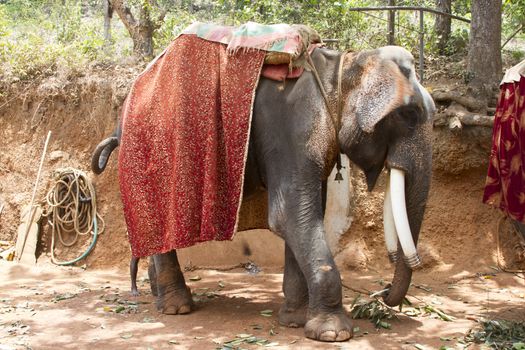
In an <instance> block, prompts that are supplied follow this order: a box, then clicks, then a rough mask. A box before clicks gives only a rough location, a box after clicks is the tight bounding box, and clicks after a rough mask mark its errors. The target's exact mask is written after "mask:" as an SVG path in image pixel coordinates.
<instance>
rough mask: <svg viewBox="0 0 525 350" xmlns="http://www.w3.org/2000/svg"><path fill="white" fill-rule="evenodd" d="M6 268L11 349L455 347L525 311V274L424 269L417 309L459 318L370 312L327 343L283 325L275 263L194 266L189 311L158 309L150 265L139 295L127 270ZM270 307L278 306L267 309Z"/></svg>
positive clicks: (355, 276) (365, 286)
mask: <svg viewBox="0 0 525 350" xmlns="http://www.w3.org/2000/svg"><path fill="white" fill-rule="evenodd" d="M0 271H1V272H0V290H1V292H0V314H1V317H0V320H1V321H0V344H3V345H2V346H3V347H2V349H27V348H32V349H92V348H96V349H108V350H109V349H215V348H221V345H222V344H224V343H225V342H228V341H231V340H233V339H235V338H236V337H237V336H238V335H239V334H241V335H242V334H251V335H253V336H255V337H257V338H258V339H259V340H261V341H266V342H267V346H268V345H270V346H271V347H273V348H276V349H414V348H416V347H415V346H416V345H420V346H422V348H423V349H438V348H439V347H440V346H445V345H446V346H449V347H451V348H456V346H459V345H460V344H459V343H458V340H459V339H462V338H463V337H464V336H465V334H466V333H467V332H468V331H469V330H470V329H471V328H473V327H475V326H476V320H478V319H481V318H483V317H485V318H498V319H501V318H504V319H514V320H520V319H521V320H523V315H524V314H525V300H524V296H525V280H524V279H523V276H516V275H513V274H507V273H501V272H496V271H494V270H493V269H491V268H490V267H487V266H480V270H479V273H478V274H472V273H470V272H466V271H462V272H459V271H457V273H455V274H452V275H450V274H448V273H445V274H443V273H435V274H431V275H429V274H419V273H418V274H416V275H415V278H414V280H413V283H414V284H413V285H414V287H413V288H411V290H410V291H409V296H408V299H409V300H410V301H411V302H412V303H413V307H417V306H424V305H432V306H433V307H436V308H439V309H440V310H442V311H444V312H445V313H447V314H448V315H450V316H453V317H454V318H455V320H454V321H452V322H445V321H443V320H442V319H440V318H439V317H436V315H435V314H427V315H425V314H421V315H419V316H407V315H405V314H402V313H400V314H398V315H399V316H398V319H397V320H391V321H388V322H389V323H390V324H391V329H376V328H375V327H374V325H373V324H372V323H371V322H370V321H368V320H355V321H354V327H355V330H356V332H355V337H354V339H351V340H350V341H348V342H344V343H340V344H327V343H320V342H315V341H311V340H308V339H305V338H304V337H303V330H302V329H292V328H284V327H281V326H279V325H278V322H277V315H276V314H277V311H278V310H279V306H280V303H281V302H282V299H283V296H282V293H281V292H280V285H281V281H282V274H281V273H277V272H275V271H271V270H268V271H266V270H264V271H262V272H260V273H258V274H256V275H251V274H248V273H247V272H246V271H244V270H242V269H238V270H233V271H230V272H217V271H212V270H197V271H192V272H187V273H186V274H185V275H186V279H187V280H189V281H188V284H189V285H190V287H191V288H192V290H193V293H194V298H195V300H196V305H197V310H196V311H195V312H193V313H191V314H189V315H184V316H167V315H161V314H159V313H158V312H157V311H156V309H155V305H154V299H153V297H152V296H151V293H150V291H149V288H148V284H147V282H146V281H145V280H146V275H145V274H144V273H141V274H140V275H141V278H140V279H139V280H140V282H139V290H140V292H141V295H140V296H139V297H132V296H131V295H130V293H129V278H128V275H127V273H126V271H123V270H120V271H119V270H113V269H105V270H93V271H90V270H87V271H84V270H82V269H81V268H76V267H75V268H58V267H55V266H51V265H49V264H41V266H39V267H37V268H30V267H26V266H23V265H17V264H13V263H6V262H0ZM197 278H200V279H199V280H198V281H191V280H190V279H197ZM343 278H344V280H343V281H344V284H345V285H347V286H349V287H351V288H352V289H355V290H378V289H380V288H381V287H380V286H379V284H378V283H377V281H378V280H379V279H386V278H387V276H386V275H385V274H381V273H378V272H369V273H367V274H366V275H363V274H362V273H356V272H343ZM357 295H358V293H356V292H355V291H353V290H350V289H347V288H345V289H344V305H345V308H347V309H350V307H351V304H352V301H353V300H354V299H355V297H356V296H357ZM263 310H272V311H273V312H272V313H271V314H270V315H269V317H266V316H263V315H262V314H261V311H263ZM410 310H413V308H410V307H405V308H404V312H407V313H410ZM239 346H240V347H241V348H245V349H256V348H262V346H260V345H253V344H247V343H242V344H240V345H239ZM476 347H477V345H475V346H474V347H470V348H476Z"/></svg>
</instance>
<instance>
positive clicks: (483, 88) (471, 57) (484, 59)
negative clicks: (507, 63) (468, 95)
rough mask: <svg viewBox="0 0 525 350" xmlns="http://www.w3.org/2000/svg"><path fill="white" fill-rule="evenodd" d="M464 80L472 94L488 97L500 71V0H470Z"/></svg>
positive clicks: (494, 86) (496, 84) (496, 82)
mask: <svg viewBox="0 0 525 350" xmlns="http://www.w3.org/2000/svg"><path fill="white" fill-rule="evenodd" d="M471 12H472V22H471V24H470V40H469V51H468V65H467V81H468V84H469V87H470V88H471V89H472V92H473V94H474V96H476V97H478V98H481V99H484V100H488V98H489V97H490V96H491V95H492V94H493V89H495V88H497V86H498V83H499V80H500V79H501V77H502V74H501V69H502V68H501V48H500V45H501V0H472V11H471Z"/></svg>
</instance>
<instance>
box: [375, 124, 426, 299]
mask: <svg viewBox="0 0 525 350" xmlns="http://www.w3.org/2000/svg"><path fill="white" fill-rule="evenodd" d="M414 135H419V136H414V137H413V138H409V139H408V140H404V141H403V142H402V143H401V144H399V145H396V146H394V147H393V148H392V149H391V152H389V155H388V157H387V167H388V168H390V169H391V170H390V171H391V175H393V176H391V179H390V184H389V187H390V196H385V199H386V200H391V201H392V203H391V206H392V207H391V209H390V208H389V207H388V205H389V204H387V203H385V216H386V217H385V229H386V231H385V234H386V236H385V238H386V239H387V246H389V247H390V249H389V250H392V247H393V242H395V240H394V239H395V236H393V234H392V232H397V235H398V238H399V244H398V248H397V254H396V255H397V259H395V260H396V267H395V272H394V278H393V280H392V285H391V287H390V290H389V291H388V294H387V295H386V296H385V297H384V302H385V303H386V304H387V305H389V306H396V305H399V304H401V303H402V301H403V299H404V297H405V295H406V293H407V291H408V288H409V286H410V281H411V278H412V268H415V267H417V266H418V265H419V264H420V260H419V256H418V255H417V251H416V245H417V241H418V237H419V231H420V228H421V223H422V221H423V216H424V213H425V206H426V202H427V197H428V191H429V188H430V179H431V176H432V148H431V125H430V124H429V123H425V124H422V125H420V126H419V131H418V132H416V133H414ZM403 185H404V186H403ZM403 187H404V188H403ZM400 192H404V195H405V196H404V197H405V198H406V203H405V204H406V214H405V213H401V214H400V213H399V211H400V207H401V209H404V208H402V205H400V204H399V200H400V198H402V197H403V193H400ZM388 197H390V198H388ZM394 197H396V198H394ZM388 210H391V211H392V213H391V214H389V213H388ZM401 211H402V210H401ZM388 221H390V223H392V222H393V223H394V228H393V229H392V228H391V227H390V229H389V228H388V227H387V226H388V225H389V224H387V222H388ZM390 226H391V224H390ZM388 230H390V231H389V232H390V234H388V233H387V231H388ZM407 235H408V236H407ZM410 236H411V237H410ZM393 237H394V238H393ZM389 255H390V256H391V257H392V255H393V254H392V252H391V251H389Z"/></svg>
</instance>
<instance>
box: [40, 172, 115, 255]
mask: <svg viewBox="0 0 525 350" xmlns="http://www.w3.org/2000/svg"><path fill="white" fill-rule="evenodd" d="M46 202H47V213H46V216H47V219H48V222H49V224H50V225H51V227H52V234H51V261H52V262H53V263H54V264H57V265H71V264H73V263H75V262H77V261H79V260H82V259H84V258H85V257H86V256H87V255H88V254H89V253H90V252H91V250H92V249H93V247H94V246H95V243H96V241H97V236H98V235H99V234H101V233H102V232H103V231H104V226H105V225H104V220H103V219H102V217H101V216H100V215H99V214H98V213H97V201H96V196H95V188H94V187H93V184H92V183H91V181H90V180H89V179H88V178H87V176H86V174H85V173H84V172H82V171H81V170H78V169H74V168H65V169H59V170H56V171H55V172H54V184H53V186H52V188H51V190H49V192H48V193H47V196H46ZM98 222H100V225H98ZM99 226H100V227H101V228H100V229H99ZM90 233H91V234H93V238H92V240H91V244H90V245H89V247H88V248H87V250H86V251H85V252H84V253H82V254H81V255H80V256H78V257H77V258H75V259H73V260H70V261H58V260H57V259H56V257H55V235H57V236H58V240H59V241H60V243H61V244H62V245H64V246H65V247H71V246H72V245H74V244H75V243H76V242H77V240H78V238H79V236H85V235H87V234H90ZM64 235H68V236H71V235H73V238H72V239H70V240H69V241H66V240H65V239H64Z"/></svg>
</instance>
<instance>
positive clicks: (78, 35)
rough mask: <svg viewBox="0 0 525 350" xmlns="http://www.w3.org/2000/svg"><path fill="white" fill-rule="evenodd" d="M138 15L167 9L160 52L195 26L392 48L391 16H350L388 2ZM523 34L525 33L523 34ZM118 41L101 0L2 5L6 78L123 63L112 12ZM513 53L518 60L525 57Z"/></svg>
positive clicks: (227, 4)
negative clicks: (293, 27) (295, 29)
mask: <svg viewBox="0 0 525 350" xmlns="http://www.w3.org/2000/svg"><path fill="white" fill-rule="evenodd" d="M126 3H127V4H128V5H129V6H130V7H131V9H132V11H134V13H137V12H138V11H137V10H138V9H140V8H141V7H142V8H144V7H146V8H147V9H148V10H149V13H150V17H151V18H152V19H153V20H156V18H158V16H159V15H160V14H161V13H163V11H164V10H166V16H165V17H164V20H163V22H162V23H159V24H160V27H159V28H158V29H157V30H156V31H155V32H154V45H155V49H156V50H157V51H160V50H162V49H163V48H164V47H166V45H168V43H169V42H170V41H171V40H173V39H174V38H175V37H176V36H177V35H178V34H179V33H180V32H181V31H182V30H183V29H184V28H185V27H186V26H188V25H189V24H190V23H192V22H194V21H197V20H198V21H204V22H215V23H219V24H227V25H239V24H241V23H245V22H247V21H255V22H259V23H266V24H272V23H290V24H292V23H302V24H306V25H309V26H311V27H313V28H314V29H316V30H317V31H318V32H319V34H320V35H321V37H323V38H325V39H326V38H330V39H338V42H336V43H332V44H329V46H330V47H332V48H337V49H341V50H345V49H351V50H361V49H370V48H375V47H378V46H382V45H385V44H386V43H387V14H388V13H387V12H386V11H368V12H356V11H351V8H353V7H364V6H383V5H385V4H386V0H323V1H321V0H197V1H190V0H156V1H152V0H126ZM396 4H397V5H400V6H403V5H406V6H427V7H431V8H434V7H435V0H397V1H396ZM452 4H453V8H452V12H453V13H454V14H456V15H460V16H464V17H467V18H468V17H470V6H471V0H454V1H452ZM523 8H525V0H503V14H504V19H503V37H504V38H506V37H509V36H510V35H511V34H512V33H514V32H515V31H516V30H517V29H518V28H519V27H520V25H522V24H523V23H525V12H524V11H523V10H522V9H523ZM434 20H435V16H434V15H432V14H429V13H426V14H425V16H424V28H425V29H424V39H425V54H426V55H428V54H432V53H433V52H436V49H437V48H436V43H437V41H438V40H437V39H438V38H437V35H436V34H435V32H434ZM522 32H523V31H522ZM419 34H420V33H419V13H418V12H416V11H397V12H396V37H395V39H396V44H398V45H401V46H404V47H405V48H407V49H408V50H410V51H412V52H413V53H417V51H418V46H419ZM111 35H112V39H111V40H110V41H109V42H105V41H104V37H103V4H102V2H101V1H100V0H61V1H56V0H0V60H1V63H2V64H1V65H0V74H2V75H4V74H8V73H9V74H13V75H17V76H19V77H22V78H24V77H29V76H31V75H33V74H38V73H40V72H43V71H45V70H46V69H47V68H49V67H51V68H52V67H54V66H56V65H57V64H68V65H72V66H75V65H76V66H79V65H83V64H86V63H87V62H89V61H100V60H104V61H106V60H112V61H118V60H121V59H122V58H124V57H126V56H127V55H130V54H131V52H132V50H131V46H132V42H131V39H130V38H129V33H128V32H127V30H126V29H125V28H124V26H123V25H122V23H121V22H120V21H119V19H118V16H117V15H116V14H114V16H113V20H112V30H111ZM468 35H469V25H468V24H466V23H463V22H460V21H456V20H453V21H452V33H451V36H450V39H449V41H448V45H447V48H446V53H447V54H454V53H458V52H459V53H464V51H465V50H466V49H467V47H468ZM522 54H523V53H522V50H518V49H514V51H513V52H512V55H513V56H516V58H517V57H519V56H520V55H522Z"/></svg>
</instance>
